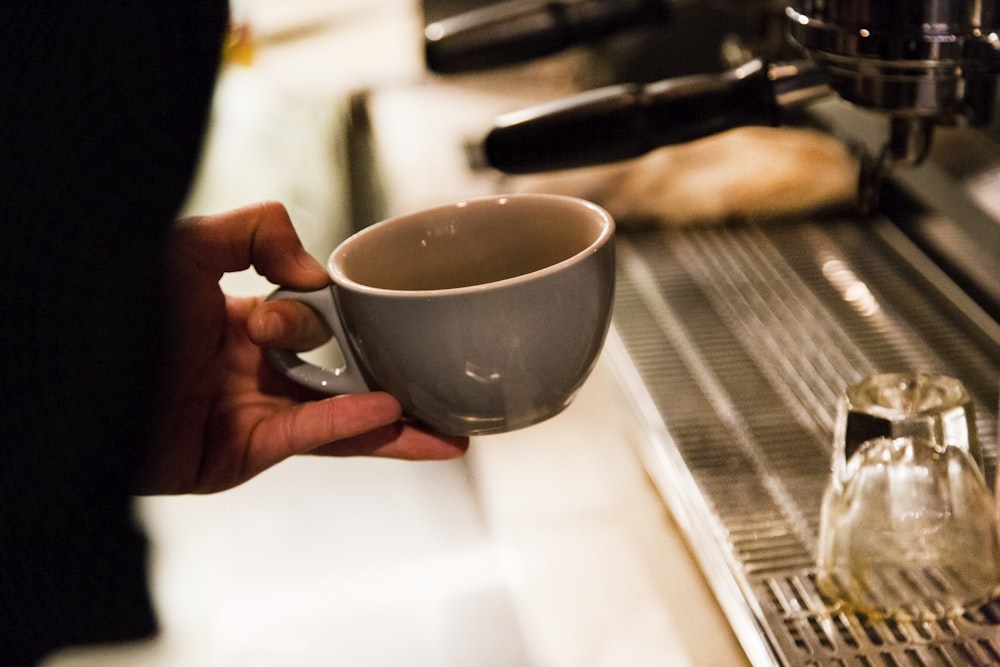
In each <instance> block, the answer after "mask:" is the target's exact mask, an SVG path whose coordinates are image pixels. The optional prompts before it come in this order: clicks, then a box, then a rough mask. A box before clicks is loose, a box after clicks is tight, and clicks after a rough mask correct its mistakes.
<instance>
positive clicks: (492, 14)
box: [424, 0, 672, 74]
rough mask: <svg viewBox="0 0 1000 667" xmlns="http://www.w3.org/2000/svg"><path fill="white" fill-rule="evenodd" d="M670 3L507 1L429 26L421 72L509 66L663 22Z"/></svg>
mask: <svg viewBox="0 0 1000 667" xmlns="http://www.w3.org/2000/svg"><path fill="white" fill-rule="evenodd" d="M671 5H672V2H671V1H670V0H563V1H559V0H550V1H546V0H508V1H507V2H501V3H497V4H494V5H490V6H488V7H483V8H480V9H474V10H472V11H469V12H465V13H464V14H458V15H456V16H452V17H450V18H446V19H443V20H441V21H437V22H435V23H432V24H430V25H429V26H427V28H426V29H425V31H424V37H425V42H424V50H425V58H426V61H427V67H428V68H429V69H431V70H433V71H435V72H440V73H442V74H453V73H458V72H469V71H475V70H482V69H489V68H492V67H498V66H500V65H510V64H513V63H518V62H523V61H526V60H531V59H533V58H538V57H541V56H545V55H549V54H552V53H557V52H558V51H562V50H563V49H565V48H567V47H569V46H573V45H575V44H584V43H587V42H591V41H594V40H597V39H600V38H602V37H605V36H607V35H610V34H613V33H615V32H618V31H621V30H624V29H626V28H629V27H632V26H637V25H643V24H649V23H663V22H665V21H667V20H668V19H669V18H670V14H671V11H670V9H671Z"/></svg>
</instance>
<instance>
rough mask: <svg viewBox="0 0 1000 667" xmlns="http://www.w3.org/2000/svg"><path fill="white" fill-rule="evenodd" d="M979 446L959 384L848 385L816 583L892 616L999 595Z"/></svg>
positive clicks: (960, 606)
mask: <svg viewBox="0 0 1000 667" xmlns="http://www.w3.org/2000/svg"><path fill="white" fill-rule="evenodd" d="M859 433H861V434H865V435H868V436H869V437H866V438H865V439H864V440H861V439H860V438H861V437H862V436H860V435H859ZM978 453H979V447H978V442H977V441H976V436H975V420H974V416H973V414H972V407H971V401H970V399H969V396H968V393H967V392H966V391H965V389H964V387H962V385H961V383H960V382H958V381H957V380H954V379H952V378H947V377H944V376H938V375H931V374H926V373H913V374H885V375H877V376H873V377H871V378H867V379H866V380H864V381H862V382H860V383H858V384H857V385H853V386H852V387H850V388H848V390H847V392H845V395H844V397H843V398H842V399H841V403H840V406H839V410H838V423H837V428H836V435H835V441H834V462H833V474H832V476H831V479H830V484H829V485H828V487H827V490H826V493H825V495H824V498H823V505H822V512H821V521H820V534H819V548H818V563H817V565H818V568H817V585H818V587H819V589H820V591H822V592H823V593H824V594H825V595H827V596H829V597H830V598H831V599H833V600H836V601H837V602H838V603H839V604H840V605H841V606H842V607H845V608H847V609H848V610H851V611H856V612H860V613H864V614H869V615H872V616H877V617H891V618H897V619H917V618H919V619H930V618H940V617H943V616H950V615H957V614H961V613H963V612H964V611H965V610H967V609H969V608H971V607H974V606H978V605H979V604H982V603H984V602H986V601H988V600H989V599H990V598H992V597H994V596H996V595H997V594H998V593H1000V536H998V531H997V517H996V506H995V502H994V499H993V496H992V494H991V493H990V491H989V489H988V487H987V485H986V483H985V478H984V477H983V471H982V461H981V458H978V459H977V455H978Z"/></svg>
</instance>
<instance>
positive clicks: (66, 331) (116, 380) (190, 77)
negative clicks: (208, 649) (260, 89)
mask: <svg viewBox="0 0 1000 667" xmlns="http://www.w3.org/2000/svg"><path fill="white" fill-rule="evenodd" d="M227 22H228V9H227V7H226V5H225V2H222V1H218V0H171V1H170V2H134V3H133V2H118V3H109V2H103V1H101V0H97V1H96V2H74V1H73V0H69V1H67V0H58V1H52V0H47V1H41V2H39V1H33V0H23V1H20V2H12V1H9V0H0V281H2V282H0V345H2V346H3V349H2V351H0V664H2V665H5V666H7V667H18V666H20V665H30V664H34V663H35V662H37V661H38V660H39V659H41V658H42V657H43V656H44V655H45V654H46V653H48V652H50V651H52V650H53V649H55V648H58V647H62V646H66V645H72V644H80V643H92V642H107V641H122V640H130V639H138V638H141V637H144V636H149V635H150V634H151V633H153V632H154V631H155V618H154V615H153V611H152V607H151V604H150V601H149V594H148V590H147V585H146V570H145V565H146V563H145V553H146V541H145V538H144V536H143V535H142V534H141V532H140V531H138V530H137V529H136V528H135V526H134V525H133V520H132V507H131V497H130V488H131V486H130V485H131V480H132V478H133V476H134V474H135V471H136V469H137V467H138V465H139V464H140V463H141V460H142V455H143V451H142V449H143V444H144V443H145V442H146V440H147V436H148V431H149V429H150V425H151V422H152V419H153V415H154V413H155V408H156V400H157V395H156V393H157V391H158V390H159V388H160V386H161V371H162V360H163V359H164V358H165V350H164V348H165V344H166V342H167V341H165V340H164V339H163V331H164V328H165V327H164V322H163V318H164V314H165V309H164V307H163V302H164V294H163V290H162V285H161V279H162V277H161V273H160V260H161V252H162V241H163V238H164V234H165V232H166V230H167V229H168V227H169V224H170V222H171V221H172V220H173V218H174V216H175V214H176V213H177V212H178V209H179V207H180V205H181V204H182V202H183V200H184V196H185V194H186V192H187V189H188V187H189V185H190V179H191V177H192V175H193V172H194V168H195V165H196V161H197V158H198V156H199V151H200V145H201V139H202V134H203V131H204V129H205V124H206V122H207V118H208V109H209V103H210V100H211V95H212V91H213V88H214V82H215V77H216V74H217V68H218V64H219V57H220V53H221V46H222V39H223V37H224V34H225V29H226V26H227Z"/></svg>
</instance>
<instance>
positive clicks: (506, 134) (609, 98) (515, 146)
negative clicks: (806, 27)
mask: <svg viewBox="0 0 1000 667" xmlns="http://www.w3.org/2000/svg"><path fill="white" fill-rule="evenodd" d="M829 93H830V90H829V88H828V86H827V85H826V80H825V77H824V76H823V75H822V74H821V73H820V72H818V71H817V70H816V69H815V67H814V66H813V65H812V64H811V63H809V62H802V63H785V64H770V65H769V64H765V63H764V62H762V61H760V60H753V61H751V62H749V63H747V64H745V65H743V66H741V67H738V68H736V69H732V70H728V71H726V72H722V73H718V74H699V75H690V76H683V77H676V78H671V79H665V80H662V81H657V82H654V83H649V84H621V85H615V86H607V87H604V88H598V89H596V90H592V91H588V92H585V93H580V94H578V95H573V96H571V97H568V98H563V99H560V100H556V101H552V102H547V103H544V104H541V105H538V106H535V107H530V108H528V109H524V110H520V111H515V112H511V113H508V114H505V115H503V116H500V117H498V118H497V119H496V120H495V122H494V125H493V127H492V129H491V130H490V131H489V132H488V133H487V135H486V137H485V139H484V140H483V141H482V143H481V145H480V146H479V149H480V153H481V154H480V155H478V156H475V157H476V161H478V162H481V163H485V165H488V166H491V167H493V168H495V169H499V170H500V171H503V172H506V173H511V174H524V173H534V172H543V171H553V170H560V169H570V168H574V167H584V166H590V165H595V164H602V163H607V162H615V161H618V160H624V159H628V158H632V157H638V156H640V155H643V154H645V153H647V152H649V151H651V150H653V149H655V148H658V147H660V146H666V145H672V144H679V143H685V142H688V141H692V140H694V139H699V138H702V137H706V136H709V135H713V134H717V133H719V132H723V131H725V130H728V129H732V128H734V127H744V126H748V125H769V126H774V125H779V124H780V123H781V120H782V115H783V111H784V110H785V109H786V108H788V107H791V106H796V105H798V104H802V103H807V102H809V101H812V100H814V99H817V98H818V97H821V96H825V95H827V94H829Z"/></svg>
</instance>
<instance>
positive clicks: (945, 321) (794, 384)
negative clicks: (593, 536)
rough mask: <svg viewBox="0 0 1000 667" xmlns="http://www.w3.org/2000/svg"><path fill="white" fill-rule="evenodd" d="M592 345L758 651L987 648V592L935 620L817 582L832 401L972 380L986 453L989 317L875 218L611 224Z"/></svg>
mask: <svg viewBox="0 0 1000 667" xmlns="http://www.w3.org/2000/svg"><path fill="white" fill-rule="evenodd" d="M618 280H619V283H618V284H619V288H618V297H617V303H616V307H615V319H614V330H613V332H612V336H611V338H610V341H609V344H608V348H607V351H608V354H609V355H611V356H612V360H613V362H614V365H615V367H616V369H617V371H618V372H619V376H620V379H621V381H622V384H623V386H624V387H625V388H626V391H627V393H628V394H629V395H630V398H631V399H632V402H633V405H634V407H635V409H636V413H637V416H638V418H639V419H640V420H641V422H642V426H643V429H644V431H645V432H647V433H648V438H646V439H645V440H644V442H643V443H642V445H641V447H640V449H641V451H640V454H641V456H642V458H643V460H644V463H645V465H646V468H647V470H648V471H649V474H650V477H651V478H652V479H653V481H654V483H655V484H656V486H657V488H658V490H659V491H660V493H661V495H662V496H663V497H664V499H665V500H666V502H667V504H668V505H669V506H670V508H671V510H672V512H673V513H674V515H675V517H676V518H677V521H678V523H679V524H680V525H681V527H682V529H683V530H684V531H685V533H686V536H687V538H688V540H689V542H690V544H691V546H692V549H693V551H694V552H695V555H696V556H697V558H698V559H699V561H700V562H701V565H702V567H703V568H704V570H705V572H706V576H707V577H708V579H709V581H710V583H711V585H712V587H713V589H714V591H715V593H716V596H717V597H718V599H719V601H720V603H721V605H722V607H723V608H724V610H725V612H726V614H727V616H728V617H729V620H730V622H731V623H732V625H733V627H734V629H735V631H736V633H737V635H738V636H739V638H740V641H741V643H742V644H743V646H744V648H745V650H746V651H747V654H748V656H749V658H750V660H751V661H752V662H753V663H754V664H758V665H765V664H778V665H813V666H817V667H818V666H824V667H825V666H827V665H831V666H832V665H855V664H856V665H879V666H886V665H888V666H894V665H900V666H902V665H907V666H917V667H920V666H924V665H926V666H928V667H929V666H932V665H956V666H958V665H963V666H964V665H993V664H998V663H1000V604H997V603H993V604H990V605H987V606H985V607H983V608H982V609H979V610H977V611H975V612H972V613H968V614H966V615H964V616H962V617H958V618H949V619H945V620H941V621H935V622H912V623H903V622H886V621H881V620H877V619H870V618H864V617H861V616H859V615H853V614H847V613H843V612H841V611H839V610H837V609H836V608H835V606H834V604H833V601H831V600H828V599H824V597H823V596H822V595H821V594H820V593H819V592H818V591H817V589H816V587H815V585H814V570H813V563H814V560H815V553H814V551H815V546H816V536H817V529H818V521H819V508H820V502H821V497H822V493H823V489H824V487H825V485H826V482H827V479H828V474H829V457H830V445H829V442H830V439H831V430H832V422H833V414H834V407H835V402H836V398H837V396H838V395H839V394H840V392H841V391H842V390H843V389H844V387H845V386H846V385H847V384H849V383H852V382H854V381H856V380H858V379H860V378H862V377H864V376H866V375H869V374H871V373H875V372H887V371H898V370H906V369H924V370H932V371H936V372H940V373H944V374H947V375H951V376H954V377H957V378H960V379H961V380H962V381H963V382H964V383H965V384H966V386H967V387H968V389H969V391H970V393H971V394H972V396H973V398H974V400H975V402H976V409H977V418H978V421H979V423H978V426H979V432H980V436H981V439H982V441H983V449H984V458H985V459H986V465H987V473H988V476H989V477H990V479H991V480H992V477H993V472H994V469H995V465H996V441H997V438H996V411H997V391H998V383H1000V333H998V332H1000V328H998V327H997V324H996V323H995V322H994V321H993V320H992V319H990V318H989V317H987V316H986V315H985V314H984V313H983V312H982V311H980V310H979V309H978V308H977V307H976V306H975V305H974V304H973V303H972V302H970V301H968V300H967V299H966V298H965V296H964V294H963V293H962V292H961V291H959V290H958V289H957V288H955V287H954V286H953V285H952V284H951V282H950V281H949V280H948V279H947V278H946V277H945V276H944V275H943V274H940V273H939V272H938V270H937V269H936V267H935V266H934V265H933V264H932V263H930V262H929V261H927V260H926V258H925V257H924V256H923V255H921V254H920V252H919V251H918V250H917V249H916V248H915V247H914V246H913V245H912V244H910V242H909V240H908V239H907V238H906V237H905V236H904V235H903V234H902V233H900V232H899V231H898V229H897V228H896V227H895V226H894V225H892V224H891V223H890V222H889V221H888V220H885V219H875V220H865V221H857V220H841V221H824V222H823V223H822V224H820V223H814V222H810V221H803V222H800V223H794V224H791V223H790V224H782V225H775V226H769V227H759V228H757V227H739V228H716V229H701V230H684V231H681V230H666V231H662V230H661V231H651V232H642V233H634V234H621V235H620V236H619V275H618Z"/></svg>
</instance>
